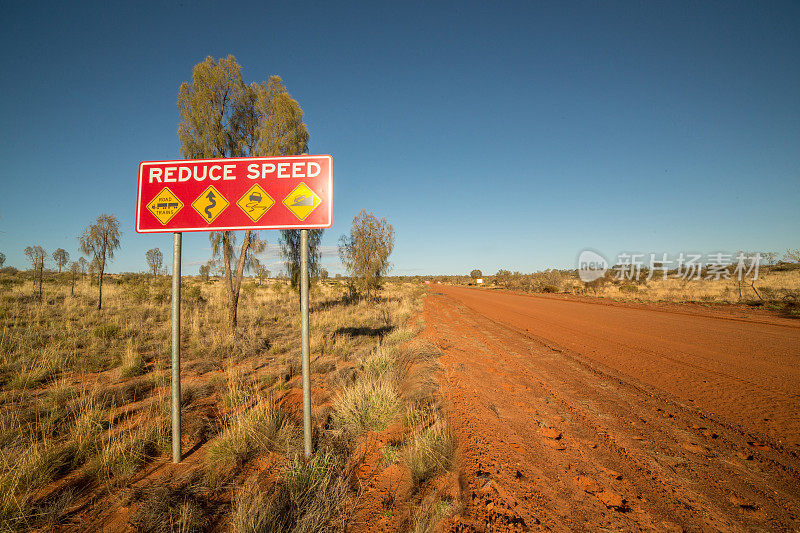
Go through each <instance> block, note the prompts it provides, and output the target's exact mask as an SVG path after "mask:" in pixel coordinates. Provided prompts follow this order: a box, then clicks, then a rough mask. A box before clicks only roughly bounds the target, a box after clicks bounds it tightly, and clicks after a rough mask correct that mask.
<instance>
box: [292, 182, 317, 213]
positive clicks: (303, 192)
mask: <svg viewBox="0 0 800 533" xmlns="http://www.w3.org/2000/svg"><path fill="white" fill-rule="evenodd" d="M321 203H322V200H320V198H319V196H317V195H316V194H315V193H314V191H312V190H311V189H309V188H308V186H307V185H306V184H305V183H301V184H300V185H298V186H297V187H295V188H294V190H293V191H292V192H290V193H289V196H287V197H286V198H284V199H283V205H285V206H286V207H287V208H288V209H289V211H291V212H292V214H294V216H296V217H297V218H299V219H300V220H305V219H306V218H307V217H308V215H310V214H311V212H312V211H313V210H314V209H316V208H317V206H318V205H319V204H321Z"/></svg>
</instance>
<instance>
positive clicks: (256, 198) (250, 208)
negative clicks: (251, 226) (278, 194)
mask: <svg viewBox="0 0 800 533" xmlns="http://www.w3.org/2000/svg"><path fill="white" fill-rule="evenodd" d="M236 205H238V206H239V207H240V208H241V210H242V211H244V214H245V215H247V216H248V217H250V220H252V221H253V222H258V220H259V219H260V218H261V217H262V216H264V213H266V212H267V211H269V208H270V207H272V206H273V205H275V200H273V199H272V196H270V195H269V194H267V191H265V190H264V189H263V188H262V187H261V186H260V185H257V184H256V185H253V186H252V187H250V188H249V189H248V190H247V192H246V193H244V196H242V197H241V198H239V201H238V202H236Z"/></svg>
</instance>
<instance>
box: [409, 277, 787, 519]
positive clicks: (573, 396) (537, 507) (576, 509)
mask: <svg viewBox="0 0 800 533" xmlns="http://www.w3.org/2000/svg"><path fill="white" fill-rule="evenodd" d="M462 290H463V289H462ZM458 296H459V295H457V294H454V289H452V288H449V287H447V288H442V289H439V288H438V287H437V288H436V290H435V291H432V293H431V294H430V296H429V298H428V302H427V304H426V310H425V320H426V324H427V325H428V328H427V330H426V332H425V335H426V336H427V337H428V338H429V339H430V340H431V341H433V342H434V343H436V344H437V345H438V346H439V347H440V348H441V349H442V350H443V352H444V354H445V355H444V356H443V357H442V363H443V365H444V367H445V371H446V372H445V376H446V381H447V383H446V385H445V390H446V391H447V393H448V395H449V398H450V401H451V402H452V418H451V422H452V425H453V427H454V429H455V432H456V435H457V437H458V439H459V447H460V450H461V452H460V453H461V458H460V464H461V475H462V488H463V494H464V496H465V504H466V507H465V509H464V512H463V513H462V515H461V516H459V517H458V518H456V519H454V520H453V521H451V523H450V524H449V527H450V528H451V529H452V530H456V531H458V530H497V531H503V530H510V531H513V530H526V529H529V530H535V529H547V530H564V531H566V530H600V529H604V528H607V529H615V530H618V529H622V530H634V529H636V530H638V529H646V530H682V529H690V530H734V531H735V530H742V531H743V530H752V529H759V528H766V529H771V530H775V529H778V530H780V529H795V528H798V527H800V519H799V518H798V517H800V489H799V488H798V486H797V479H798V478H799V477H800V461H798V459H797V456H796V454H795V453H793V452H791V451H789V450H786V449H784V448H783V447H782V446H780V444H779V443H774V442H772V441H770V440H769V439H768V438H767V437H754V436H753V434H752V432H749V431H747V430H744V429H742V428H741V427H739V426H737V425H735V424H733V425H732V424H730V423H727V422H724V421H720V420H718V419H717V417H715V416H711V415H710V414H709V413H707V412H705V411H703V410H702V409H698V408H697V407H696V406H694V405H692V404H691V403H688V402H684V401H682V400H681V399H680V398H679V397H677V396H675V395H674V394H670V393H666V392H664V391H661V390H659V389H657V388H655V387H652V386H650V385H648V384H646V383H641V382H640V381H639V380H637V379H635V378H633V377H631V376H629V375H626V374H624V373H621V372H619V371H617V370H616V369H614V368H610V367H607V366H604V365H603V364H602V363H598V362H596V361H594V360H587V358H586V357H584V356H583V355H582V354H580V353H577V352H574V351H571V350H568V349H566V348H564V347H563V346H557V345H554V344H553V343H552V342H551V341H549V340H543V339H541V338H537V337H534V336H532V335H531V334H530V332H526V331H524V330H522V331H520V330H519V329H518V328H514V327H511V326H509V325H507V324H506V323H505V322H506V321H505V320H502V321H499V320H493V319H492V318H489V317H487V316H485V315H484V314H483V313H479V312H476V310H474V309H471V308H469V307H467V306H465V305H462V304H461V302H460V301H459V300H460V299H459V298H458ZM684 319H685V320H692V319H693V318H692V317H684Z"/></svg>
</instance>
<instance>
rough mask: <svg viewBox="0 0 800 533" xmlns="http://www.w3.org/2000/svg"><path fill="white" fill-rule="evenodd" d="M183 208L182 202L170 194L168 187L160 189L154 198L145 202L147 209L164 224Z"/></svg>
mask: <svg viewBox="0 0 800 533" xmlns="http://www.w3.org/2000/svg"><path fill="white" fill-rule="evenodd" d="M182 208H183V202H181V201H180V200H178V197H177V196H175V195H174V194H172V191H170V190H169V188H167V187H164V188H163V189H161V192H159V193H158V194H157V195H156V197H155V198H153V199H152V200H151V201H150V203H149V204H147V210H148V211H150V212H151V213H153V216H155V217H156V218H157V219H158V221H159V222H161V224H166V223H167V222H169V221H170V220H172V217H174V216H175V215H176V214H178V211H180V210H181V209H182Z"/></svg>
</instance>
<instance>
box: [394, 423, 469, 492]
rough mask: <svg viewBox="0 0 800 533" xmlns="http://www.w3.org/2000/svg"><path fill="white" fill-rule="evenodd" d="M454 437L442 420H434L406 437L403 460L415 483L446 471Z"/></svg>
mask: <svg viewBox="0 0 800 533" xmlns="http://www.w3.org/2000/svg"><path fill="white" fill-rule="evenodd" d="M455 449H456V448H455V439H454V437H453V434H452V432H451V431H450V428H449V426H448V425H447V423H446V422H445V421H443V420H436V421H435V422H433V423H432V424H431V425H430V426H429V427H427V428H425V429H422V430H420V431H418V432H416V433H414V434H412V435H411V437H410V438H409V439H408V442H407V443H406V445H405V448H404V449H403V462H404V463H405V464H406V465H407V466H408V468H409V469H410V470H411V479H412V481H413V482H414V484H415V485H419V484H420V483H424V482H425V481H427V480H428V479H431V478H432V477H433V476H435V475H437V474H440V473H443V472H447V471H448V470H450V468H451V467H452V466H453V458H454V456H455Z"/></svg>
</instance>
